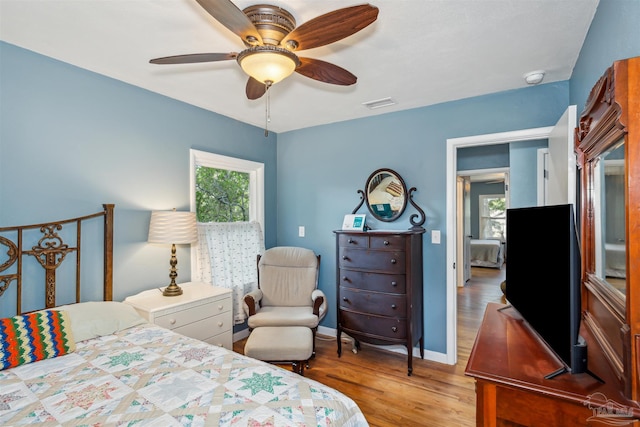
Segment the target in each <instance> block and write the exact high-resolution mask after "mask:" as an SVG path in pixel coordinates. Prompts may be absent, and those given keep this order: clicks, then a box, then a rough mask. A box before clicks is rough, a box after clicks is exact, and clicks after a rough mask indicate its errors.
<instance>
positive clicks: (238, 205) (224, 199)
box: [196, 166, 249, 222]
mask: <svg viewBox="0 0 640 427" xmlns="http://www.w3.org/2000/svg"><path fill="white" fill-rule="evenodd" d="M196 214H197V217H198V222H236V221H249V174H248V173H245V172H237V171H232V170H225V169H216V168H209V167H205V166H197V167H196Z"/></svg>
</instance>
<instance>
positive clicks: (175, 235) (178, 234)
mask: <svg viewBox="0 0 640 427" xmlns="http://www.w3.org/2000/svg"><path fill="white" fill-rule="evenodd" d="M197 241H198V230H197V228H196V213H195V212H177V211H153V212H151V222H150V223H149V240H148V242H149V243H165V244H176V245H184V244H189V243H195V242H197Z"/></svg>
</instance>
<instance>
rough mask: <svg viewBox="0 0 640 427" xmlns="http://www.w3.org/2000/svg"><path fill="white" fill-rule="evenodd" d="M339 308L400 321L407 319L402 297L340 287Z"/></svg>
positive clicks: (405, 303)
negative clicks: (400, 319)
mask: <svg viewBox="0 0 640 427" xmlns="http://www.w3.org/2000/svg"><path fill="white" fill-rule="evenodd" d="M340 308H344V309H347V310H351V311H359V312H361V313H368V314H376V315H381V316H389V317H396V318H402V319H403V318H405V317H407V301H406V298H405V296H404V295H394V294H392V295H389V294H382V293H379V292H369V291H359V290H357V289H350V288H343V287H340Z"/></svg>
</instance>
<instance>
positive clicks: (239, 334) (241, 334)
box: [233, 328, 249, 342]
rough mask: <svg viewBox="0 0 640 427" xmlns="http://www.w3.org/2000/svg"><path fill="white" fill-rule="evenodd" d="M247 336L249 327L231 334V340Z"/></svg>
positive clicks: (234, 340)
mask: <svg viewBox="0 0 640 427" xmlns="http://www.w3.org/2000/svg"><path fill="white" fill-rule="evenodd" d="M248 336H249V328H246V329H243V330H241V331H238V332H236V333H234V334H233V342H236V341H240V340H243V339H245V338H246V337H248Z"/></svg>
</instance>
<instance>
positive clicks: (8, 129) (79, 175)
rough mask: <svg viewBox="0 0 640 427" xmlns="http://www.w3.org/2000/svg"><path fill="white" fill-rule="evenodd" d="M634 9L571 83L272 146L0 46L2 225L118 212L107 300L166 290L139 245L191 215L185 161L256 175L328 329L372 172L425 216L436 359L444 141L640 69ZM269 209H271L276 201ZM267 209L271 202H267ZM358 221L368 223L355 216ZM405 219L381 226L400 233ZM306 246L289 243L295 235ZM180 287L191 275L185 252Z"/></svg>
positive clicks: (522, 117) (430, 344)
mask: <svg viewBox="0 0 640 427" xmlns="http://www.w3.org/2000/svg"><path fill="white" fill-rule="evenodd" d="M639 20H640V1H637V0H601V2H600V6H599V7H598V11H597V13H596V16H595V18H594V21H593V25H592V27H591V29H590V31H589V34H588V36H587V38H586V40H585V44H584V47H583V49H582V52H581V54H580V57H579V58H578V61H577V64H576V67H575V69H574V73H573V76H572V78H571V80H570V81H567V82H558V83H549V84H543V85H540V86H535V87H528V88H524V89H521V90H516V91H509V92H503V93H497V94H492V95H487V96H482V97H477V98H472V99H465V100H460V101H455V102H449V103H445V104H441V105H435V106H431V107H426V108H419V109H414V110H409V111H404V112H399V113H389V114H384V115H380V116H376V117H372V118H367V119H360V120H353V121H348V122H342V123H335V124H331V125H326V126H318V127H314V128H309V129H301V130H297V131H292V132H287V133H283V134H279V135H274V134H271V136H270V137H269V138H268V139H265V138H264V136H263V131H262V129H259V128H255V127H252V126H249V125H245V124H242V123H239V122H237V121H235V120H232V119H229V118H226V117H222V116H219V115H216V114H214V113H211V112H207V111H204V110H201V109H199V108H196V107H193V106H189V105H186V104H183V103H181V102H178V101H175V100H172V99H169V98H165V97H163V96H160V95H157V94H153V93H151V92H148V91H145V90H143V89H140V88H136V87H133V86H130V85H127V84H125V83H121V82H118V81H115V80H112V79H108V78H105V77H103V76H99V75H96V74H94V73H91V72H88V71H85V70H81V69H78V68H75V67H73V66H70V65H67V64H63V63H60V62H57V61H54V60H51V59H48V58H45V57H42V56H40V55H36V54H34V53H32V52H28V51H25V50H22V49H19V48H16V47H14V46H11V45H8V44H6V43H0V88H1V94H0V97H1V98H0V225H15V224H24V223H31V222H39V221H46V220H50V219H51V218H58V217H66V216H67V215H69V216H76V215H78V214H79V212H85V211H86V212H93V211H95V210H97V208H99V206H100V204H102V203H104V202H113V203H116V210H117V213H116V236H115V248H114V251H115V253H116V263H115V265H116V269H115V289H114V292H115V298H116V299H122V298H124V297H125V296H127V295H129V294H133V293H135V292H138V291H139V290H141V289H143V288H144V289H147V288H151V287H155V286H158V285H159V284H162V283H164V281H165V280H166V272H167V268H168V267H167V259H168V257H167V255H168V252H166V251H163V250H161V249H156V248H152V247H151V245H147V244H146V243H145V241H146V233H147V229H148V217H149V211H150V210H151V209H169V208H172V207H177V208H178V209H187V208H188V205H189V196H188V192H189V191H188V190H189V188H188V182H189V176H188V175H189V166H188V163H189V161H188V149H189V148H196V149H200V150H207V151H212V152H216V153H219V154H224V155H230V156H236V157H240V158H244V159H248V160H253V161H259V162H263V163H265V165H266V167H265V172H266V188H267V206H266V225H265V233H266V245H267V246H268V247H270V246H274V245H276V244H278V245H303V246H306V247H309V248H312V249H314V250H316V251H317V252H318V253H319V254H321V255H322V256H323V259H322V266H321V272H320V274H321V277H320V281H321V284H320V286H321V288H322V289H323V290H324V291H325V292H326V293H327V294H328V297H329V302H330V314H329V315H328V316H327V318H325V321H324V325H325V326H328V327H335V280H334V278H335V254H334V252H335V241H334V236H333V233H332V231H333V230H334V229H337V228H339V227H340V224H341V220H342V217H343V215H344V214H345V213H349V212H351V210H352V209H353V208H354V207H355V206H356V204H357V203H358V201H359V198H358V195H357V193H356V190H357V189H362V188H363V187H364V182H365V180H366V178H367V177H368V176H369V174H370V173H371V172H372V171H374V170H375V169H378V168H381V167H387V168H392V169H395V170H396V171H397V172H398V173H399V174H400V175H401V176H402V177H403V178H404V180H405V182H406V183H407V185H409V186H415V187H417V189H418V191H417V193H416V194H415V199H416V201H417V202H418V204H420V205H421V206H422V207H423V209H424V210H425V211H426V214H427V222H426V224H425V226H426V228H427V229H428V230H429V231H430V230H433V229H438V230H441V231H442V244H440V245H433V244H431V243H430V241H431V239H430V235H429V234H427V235H425V251H424V267H425V268H424V270H425V273H424V287H425V298H424V304H425V330H426V349H428V350H431V351H435V352H445V349H446V325H445V306H446V296H445V293H446V292H445V291H446V283H445V280H446V279H445V275H446V272H445V261H446V244H447V236H446V233H445V218H444V216H445V213H446V206H445V194H446V189H445V166H446V165H445V145H446V140H447V138H455V137H461V136H470V135H479V134H486V133H494V132H504V131H511V130H519V129H527V128H533V127H541V126H551V125H553V124H555V122H556V121H557V120H558V119H559V118H560V116H561V115H562V113H563V112H564V110H565V109H566V107H567V106H568V105H570V104H576V105H578V111H580V110H581V109H582V108H583V106H584V102H585V100H586V97H587V95H588V93H589V91H590V89H591V87H592V86H593V84H594V83H595V81H596V80H597V79H598V78H599V77H600V75H601V74H602V73H603V71H604V70H605V69H606V68H607V67H608V66H609V65H610V64H611V62H612V61H614V60H616V59H620V58H625V57H630V56H637V55H640V37H639V36H638V29H637V22H638V21H639ZM276 196H277V197H276ZM274 199H277V200H274ZM361 212H365V210H364V209H361ZM413 212H414V211H413V210H412V208H411V207H409V208H408V209H407V212H406V213H405V214H404V215H403V216H402V217H401V218H400V220H399V221H396V222H395V223H391V224H380V223H373V224H372V225H373V226H374V227H376V228H390V227H394V228H400V229H405V228H407V227H408V225H409V224H408V218H409V215H410V214H411V213H413ZM299 225H304V226H305V227H306V237H304V238H300V237H298V226H299ZM178 259H179V262H180V264H179V268H180V278H181V279H184V280H186V279H187V278H188V275H189V257H188V253H187V251H186V250H181V251H180V252H179V253H178Z"/></svg>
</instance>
